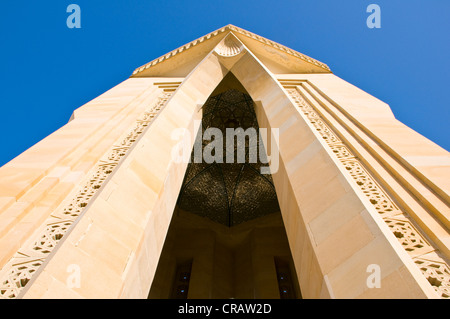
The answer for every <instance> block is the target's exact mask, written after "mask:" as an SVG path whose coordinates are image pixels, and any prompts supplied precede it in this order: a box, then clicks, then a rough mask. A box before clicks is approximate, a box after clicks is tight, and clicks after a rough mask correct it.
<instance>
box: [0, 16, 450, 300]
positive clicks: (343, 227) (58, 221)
mask: <svg viewBox="0 0 450 319" xmlns="http://www.w3.org/2000/svg"><path fill="white" fill-rule="evenodd" d="M228 132H231V133H233V134H232V135H230V136H228V135H227V133H228ZM255 132H256V138H253V137H254V136H253V135H254V133H255ZM221 134H223V136H222V137H221ZM252 134H253V135H252ZM224 136H226V138H225V137H224ZM240 137H243V138H240ZM236 140H237V141H236ZM230 145H231V146H230ZM240 151H242V153H241V154H243V155H242V156H241V157H239V156H240V155H239V152H240ZM253 155H255V156H253ZM449 194H450V156H449V153H448V152H447V151H446V150H444V149H442V148H441V147H439V146H438V145H436V144H434V143H433V142H431V141H430V140H428V139H426V138H425V137H423V136H421V135H420V134H418V133H417V132H415V131H414V130H412V129H410V128H409V127H407V126H405V125H404V124H402V123H401V122H399V121H398V120H396V118H395V116H394V114H393V113H392V111H391V109H390V108H389V106H388V105H387V104H386V103H384V102H382V101H380V100H378V99H377V98H375V97H373V96H371V95H369V94H367V93H366V92H364V91H362V90H360V89H358V88H357V87H355V86H353V85H351V84H349V83H348V82H346V81H344V80H343V79H341V78H339V77H337V76H336V75H334V74H333V73H332V71H331V70H330V68H329V67H328V66H327V65H326V64H324V63H322V62H319V61H317V60H315V59H313V58H310V57H308V56H305V55H303V54H301V53H299V52H297V51H295V50H292V49H290V48H287V47H285V46H283V45H281V44H278V43H276V42H274V41H271V40H268V39H266V38H264V37H261V36H258V35H256V34H254V33H251V32H249V31H246V30H243V29H241V28H238V27H236V26H233V25H227V26H225V27H223V28H220V29H218V30H216V31H213V32H211V33H209V34H207V35H205V36H203V37H201V38H198V39H196V40H194V41H192V42H190V43H188V44H186V45H183V46H181V47H179V48H178V49H176V50H174V51H172V52H169V53H167V54H166V55H164V56H161V57H160V58H157V59H155V60H153V61H151V62H149V63H147V64H145V65H143V66H142V67H139V68H137V69H136V70H135V71H134V72H133V73H132V75H131V76H130V77H129V78H128V79H126V80H124V81H123V82H122V83H120V84H118V85H117V86H115V87H114V88H112V89H110V90H109V91H107V92H105V93H104V94H102V95H100V96H99V97H97V98H95V99H94V100H92V101H90V102H88V103H87V104H85V105H83V106H81V107H80V108H78V109H76V110H75V111H74V112H73V115H72V117H71V118H70V121H69V122H68V123H67V124H66V125H64V126H63V127H61V128H60V129H59V130H57V131H55V132H54V133H53V134H51V135H49V136H48V137H46V138H45V139H43V140H42V141H40V142H39V143H37V144H36V145H34V146H32V147H31V148H29V149H28V150H26V151H25V152H23V153H22V154H21V155H19V156H17V157H16V158H14V159H13V160H11V161H10V162H9V163H7V164H5V165H4V166H3V167H1V168H0V269H1V270H0V298H5V299H10V298H155V299H167V298H189V299H199V298H205V299H208V298H210V299H222V298H236V299H240V298H245V299H260V298H264V299H278V298H308V299H315V298H337V299H347V298H429V299H434V298H449V297H450V268H449V263H448V262H449V258H450V237H449V226H450V209H449V203H450V198H449Z"/></svg>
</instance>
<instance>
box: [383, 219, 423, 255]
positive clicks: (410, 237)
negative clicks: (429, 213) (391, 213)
mask: <svg viewBox="0 0 450 319" xmlns="http://www.w3.org/2000/svg"><path fill="white" fill-rule="evenodd" d="M384 221H385V222H386V224H387V225H388V226H389V228H390V229H391V231H392V233H393V234H394V235H395V237H396V238H397V239H398V241H399V242H400V244H401V245H402V247H403V248H404V249H405V250H406V251H407V252H408V253H409V254H410V255H411V256H419V255H423V254H425V253H428V252H429V251H430V249H429V247H430V244H428V243H427V241H426V240H425V238H423V237H422V236H421V234H420V233H419V232H418V231H417V229H416V228H415V227H414V226H413V225H412V224H411V222H410V221H409V220H408V219H407V218H403V217H396V218H385V219H384Z"/></svg>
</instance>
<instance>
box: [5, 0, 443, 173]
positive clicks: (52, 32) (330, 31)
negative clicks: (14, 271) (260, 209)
mask: <svg viewBox="0 0 450 319" xmlns="http://www.w3.org/2000/svg"><path fill="white" fill-rule="evenodd" d="M72 3H74V4H78V5H79V6H80V8H81V29H69V28H68V27H67V25H66V19H67V17H68V16H69V13H67V12H66V8H67V6H68V5H69V4H72ZM371 3H375V4H378V5H379V6H380V8H381V29H369V28H368V27H367V26H366V19H367V17H368V15H369V13H367V12H366V8H367V6H368V5H369V4H371ZM449 12H450V1H448V0H426V1H425V0H421V1H418V0H408V1H406V0H386V1H385V0H372V1H363V0H342V1H335V0H334V1H333V0H329V1H326V0H308V1H302V0H297V1H283V0H280V1H275V0H274V1H263V0H258V1H245V0H240V1H235V0H228V1H221V0H216V1H195V0H191V1H170V0H167V1H144V0H108V1H100V0H70V1H65V0H48V1H31V0H28V1H21V0H3V1H2V3H1V4H0V45H1V50H0V72H1V78H0V97H1V100H0V111H1V117H0V139H1V143H2V145H3V147H2V151H1V152H0V165H3V164H5V163H6V162H8V161H10V160H11V159H13V158H14V157H15V156H17V155H19V154H20V153H22V152H23V151H25V150H26V149H28V148H29V147H31V146H32V145H34V144H35V143H37V142H38V141H39V140H41V139H43V138H44V137H46V136H47V135H49V134H51V133H52V132H54V131H55V130H57V129H58V128H60V127H61V126H63V125H64V124H65V123H67V121H68V120H69V118H70V115H71V114H72V112H73V110H74V109H76V108H78V107H80V106H81V105H83V104H85V103H87V102H88V101H90V100H92V99H93V98H95V97H97V96H98V95H100V94H102V93H103V92H105V91H107V90H108V89H110V88H112V87H113V86H115V85H117V84H118V83H120V82H122V81H124V80H125V79H126V78H127V77H129V76H130V74H131V73H132V71H133V70H134V69H135V68H136V67H139V66H141V65H143V64H145V63H146V62H149V61H151V60H153V59H154V58H157V57H159V56H161V55H163V54H165V53H167V52H169V51H171V50H173V49H175V48H177V47H179V46H181V45H183V44H185V43H187V42H189V41H191V40H194V39H196V38H198V37H200V36H202V35H204V34H207V33H209V32H211V31H213V30H215V29H218V28H220V27H222V26H224V25H226V24H229V23H231V24H234V25H236V26H238V27H241V28H244V29H246V30H249V31H252V32H254V33H256V34H258V35H261V36H264V37H266V38H269V39H271V40H273V41H276V42H279V43H281V44H284V45H286V46H288V47H290V48H292V49H295V50H297V51H300V52H302V53H304V54H306V55H309V56H311V57H313V58H315V59H317V60H319V61H322V62H324V63H326V64H328V66H330V68H331V69H332V71H333V72H334V73H335V74H336V75H337V76H339V77H341V78H343V79H344V80H346V81H348V82H350V83H352V84H354V85H356V86H357V87H359V88H361V89H363V90H365V91H366V92H368V93H370V94H372V95H374V96H375V97H377V98H379V99H381V100H382V101H384V102H386V103H388V104H389V105H390V107H391V108H392V110H393V112H394V115H395V116H396V118H397V119H399V120H400V121H402V122H403V123H405V124H406V125H408V126H410V127H411V128H413V129H414V130H416V131H418V132H419V133H421V134H422V135H424V136H426V137H427V138H429V139H430V140H432V141H433V142H435V143H437V144H438V145H440V146H442V147H444V148H445V149H447V150H450V138H449V136H450V128H449V119H450V116H449V108H448V106H449V102H448V99H447V95H448V92H449V84H450V83H449V80H448V75H449V73H450V72H449V71H450V61H449V52H450V41H449V40H450V36H449V31H450V19H449V18H448V14H449Z"/></svg>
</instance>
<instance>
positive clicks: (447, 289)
mask: <svg viewBox="0 0 450 319" xmlns="http://www.w3.org/2000/svg"><path fill="white" fill-rule="evenodd" d="M414 262H415V263H416V265H417V266H418V267H419V268H420V270H421V271H422V273H423V275H424V276H425V278H426V279H427V280H428V282H429V283H430V284H431V285H432V286H433V288H434V289H435V290H436V291H438V292H439V293H440V294H441V297H442V298H450V268H449V267H448V265H447V264H446V263H443V262H441V261H435V260H427V259H424V258H416V259H415V260H414Z"/></svg>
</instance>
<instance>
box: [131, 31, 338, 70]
mask: <svg viewBox="0 0 450 319" xmlns="http://www.w3.org/2000/svg"><path fill="white" fill-rule="evenodd" d="M229 33H233V35H234V36H236V37H237V38H238V39H239V40H240V41H241V42H242V43H243V45H244V46H245V47H246V49H247V50H249V51H251V52H252V53H253V54H254V55H255V56H256V57H257V58H258V59H260V60H261V62H263V63H264V64H265V65H266V66H267V67H268V68H269V69H270V70H271V71H272V72H273V73H278V74H289V73H331V70H330V68H329V67H328V66H327V65H326V64H325V63H322V62H320V61H318V60H315V59H313V58H311V57H309V56H306V55H304V54H302V53H300V52H297V51H295V50H293V49H291V48H288V47H286V46H284V45H282V44H280V43H277V42H274V41H272V40H269V39H267V38H264V37H262V36H259V35H257V34H255V33H253V32H250V31H247V30H244V29H242V28H240V27H237V26H235V25H233V24H227V25H225V26H223V27H222V28H219V29H217V30H215V31H213V32H210V33H208V34H206V35H204V36H202V37H200V38H197V39H195V40H193V41H191V42H189V43H187V44H185V45H183V46H181V47H179V48H177V49H175V50H173V51H171V52H168V53H167V54H165V55H163V56H160V57H159V58H157V59H154V60H152V61H150V62H148V63H146V64H144V65H142V66H141V67H139V68H137V69H135V70H134V72H133V74H132V75H131V76H132V77H149V76H163V77H164V76H168V77H185V76H186V75H187V74H189V73H190V71H191V70H192V69H193V68H194V67H195V65H197V64H198V63H200V61H201V60H202V59H203V58H204V57H205V56H206V55H207V54H209V53H210V52H211V51H212V50H214V49H215V47H216V46H217V45H218V44H219V43H220V42H221V40H222V39H224V38H225V37H226V36H227V35H228V34H229ZM169 61H170V62H172V63H170V62H169Z"/></svg>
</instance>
